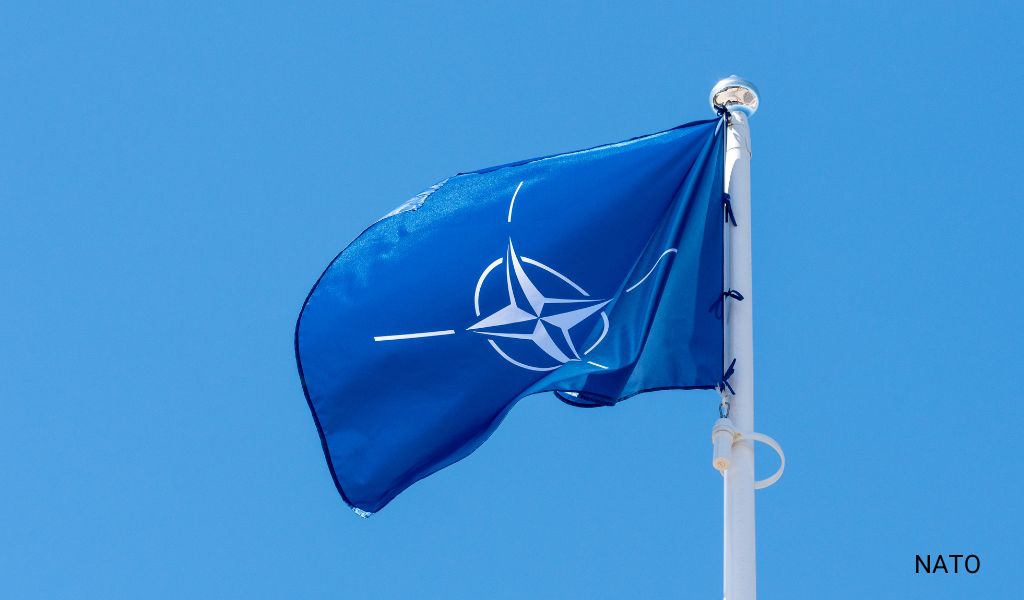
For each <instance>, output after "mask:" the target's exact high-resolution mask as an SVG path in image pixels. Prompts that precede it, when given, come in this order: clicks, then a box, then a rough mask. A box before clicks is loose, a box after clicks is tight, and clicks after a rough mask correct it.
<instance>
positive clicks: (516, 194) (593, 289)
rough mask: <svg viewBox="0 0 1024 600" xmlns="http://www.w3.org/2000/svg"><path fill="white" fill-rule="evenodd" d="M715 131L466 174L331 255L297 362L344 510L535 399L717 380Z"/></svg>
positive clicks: (705, 124) (718, 172) (456, 451)
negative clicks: (547, 394) (531, 397)
mask: <svg viewBox="0 0 1024 600" xmlns="http://www.w3.org/2000/svg"><path fill="white" fill-rule="evenodd" d="M722 129H723V127H721V121H720V120H718V119H715V120H709V121H700V122H695V123H690V124H688V125H683V126H680V127H677V128H674V129H670V130H668V131H663V132H661V133H656V134H652V135H647V136H642V137H638V138H634V139H632V140H628V141H625V142H620V143H617V144H609V145H606V146H599V147H596V148H591V149H589V150H582V151H578V152H569V153H566V154H558V155H554V156H548V157H544V158H537V159H532V160H525V161H522V162H517V163H512V164H507V165H502V166H499V167H492V168H489V169H482V170H479V171H473V172H470V173H462V174H460V175H457V176H455V177H451V178H449V179H446V180H445V181H442V182H441V183H438V184H437V185H434V186H433V187H431V188H430V189H428V190H426V191H425V192H423V193H422V194H420V195H418V196H416V197H415V198H413V199H412V200H410V201H408V202H406V203H405V204H403V205H402V206H400V207H399V208H397V209H396V210H394V211H393V212H391V213H390V214H388V215H386V216H385V217H383V218H382V219H380V220H379V221H377V222H376V223H374V224H373V225H371V226H370V227H369V228H368V229H367V230H366V231H364V232H363V233H362V234H361V235H360V236H359V237H358V238H356V239H355V241H353V242H352V243H351V244H349V246H348V247H347V248H345V249H344V250H343V251H342V252H341V254H339V255H338V256H337V257H336V258H335V259H334V261H333V262H332V263H331V264H330V265H329V266H328V267H327V270H326V271H324V273H323V275H321V276H320V280H319V281H317V283H316V285H315V286H314V287H313V289H312V291H310V293H309V296H308V297H307V298H306V302H305V304H304V305H303V307H302V312H301V313H300V315H299V319H298V323H297V325H296V329H295V353H296V358H297V361H298V366H299V376H300V378H301V380H302V385H303V389H304V391H305V394H306V399H307V401H308V402H309V407H310V410H311V411H312V413H313V419H314V421H315V422H316V426H317V429H318V431H319V433H320V439H321V442H322V443H323V448H324V454H325V455H326V457H327V464H328V466H329V468H330V470H331V475H332V476H333V477H334V483H335V485H336V486H337V487H338V491H339V492H340V493H341V495H342V497H343V498H344V499H345V501H346V502H347V503H348V504H349V505H351V506H352V507H353V508H354V509H356V512H357V513H359V514H360V515H363V516H366V515H368V514H370V513H373V512H376V511H377V510H379V509H380V508H382V507H383V506H384V505H386V504H387V503H388V502H389V501H391V499H393V498H394V497H395V496H396V495H397V494H399V493H400V492H401V491H402V490H404V489H406V488H407V487H409V486H410V485H412V484H413V483H415V482H416V481H418V480H420V479H422V478H423V477H426V476H427V475H430V474H431V473H433V472H435V471H437V470H439V469H442V468H444V467H446V466H448V465H450V464H452V463H454V462H456V461H458V460H460V459H462V458H464V457H465V456H467V455H468V454H470V453H471V452H472V451H473V450H475V449H476V448H477V447H478V446H479V445H480V444H481V443H483V441H484V440H486V439H487V437H488V436H490V435H491V433H492V432H493V431H494V429H495V428H496V427H497V426H498V424H499V423H500V422H501V421H502V419H503V418H504V417H505V414H506V413H508V411H509V409H511V408H512V406H513V405H514V404H515V403H516V401H517V400H519V399H520V398H522V397H524V396H527V395H529V394H535V393H538V392H545V391H547V392H555V395H557V396H558V397H559V398H560V399H562V400H564V401H566V402H568V403H570V404H574V405H577V406H586V407H592V406H608V405H613V404H615V403H616V402H619V401H621V400H623V399H626V398H628V397H630V396H633V395H635V394H638V393H640V392H645V391H652V390H661V389H695V388H701V389H708V388H713V387H716V385H718V384H719V382H720V381H721V379H722V351H723V339H722V335H723V329H722V319H721V312H720V310H718V309H717V307H716V305H718V304H719V303H720V302H721V299H722V267H723V250H722V246H723V219H724V215H723V212H724V209H723V195H722V170H723V169H722V154H723V152H722V143H723V142H722V137H723V135H722V131H721V130H722Z"/></svg>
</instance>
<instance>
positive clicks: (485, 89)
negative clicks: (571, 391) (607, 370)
mask: <svg viewBox="0 0 1024 600" xmlns="http://www.w3.org/2000/svg"><path fill="white" fill-rule="evenodd" d="M19 4H21V6H16V5H14V3H5V4H3V6H2V7H0V311H2V315H3V316H2V317H0V408H2V411H0V478H2V480H0V481H2V482H0V595H2V596H4V597H10V598H34V597H77V598H91V597H95V598H112V597H134V598H138V597H151V598H184V597H223V598H227V597H238V598H243V597H244V598H262V597H267V598H274V597H278V598H283V597H293V598H386V599H387V598H428V597H438V598H571V597H578V598H602V599H603V598H612V599H617V598H717V597H720V593H721V504H722V501H721V493H722V490H721V485H722V484H721V478H720V477H719V475H718V474H717V473H716V472H715V471H713V470H712V468H711V466H710V458H711V456H710V455H711V444H710V428H711V425H712V423H713V422H714V419H715V418H716V417H717V411H716V406H717V399H716V396H715V394H713V393H707V392H687V393H682V392H671V393H658V394H651V395H647V396H641V397H636V398H633V399H631V400H628V401H626V402H624V403H622V404H621V405H619V406H617V407H615V408H613V409H602V410H579V409H573V408H571V407H569V406H566V405H564V404H562V403H561V402H557V401H555V400H554V399H553V398H552V397H550V396H548V395H545V396H537V397H531V398H528V399H526V400H524V401H523V402H521V403H520V404H519V405H518V406H517V407H516V408H515V409H514V410H513V411H512V412H511V414H510V415H509V418H508V419H507V420H506V421H505V423H504V424H503V425H502V426H501V427H500V428H499V430H498V431H497V433H496V434H495V435H494V437H493V438H491V439H490V440H489V441H488V442H487V443H486V444H484V446H483V447H482V448H480V450H479V451H477V452H476V453H475V454H474V455H472V456H471V457H470V458H468V459H466V460H464V461H462V462H460V463H459V464H457V465H455V466H453V467H451V468H448V469H446V470H444V471H442V472H440V473H438V474H436V475H434V476H432V477H430V478H428V479H427V480H424V481H422V482H420V483H418V484H416V485H415V486H413V487H412V488H411V489H410V490H408V491H407V492H406V493H404V494H402V495H401V496H400V497H399V498H398V499H397V500H395V501H394V502H393V503H392V504H391V505H390V506H388V507H387V508H386V509H384V510H383V511H382V512H381V513H379V514H377V515H375V516H373V517H372V518H370V519H368V520H362V519H359V518H357V517H356V516H354V515H353V514H352V513H351V512H350V511H349V510H348V508H347V507H346V506H345V505H344V504H343V503H342V501H341V499H340V498H339V497H338V495H337V493H336V491H335V489H334V485H333V484H332V482H331V478H330V475H329V473H328V471H327V468H326V466H325V464H324V460H323V455H322V453H321V449H320V442H319V439H318V438H317V434H316V430H315V428H314V426H313V422H312V419H311V417H310V415H309V411H308V409H307V407H306V402H305V400H304V399H303V395H302V390H301V388H300V385H299V380H298V377H297V375H296V370H295V361H294V357H293V350H292V334H293V327H294V322H295V318H296V316H297V314H298V311H299V308H300V305H301V303H302V301H303V299H304V297H305V295H306V293H307V291H308V290H309V288H310V287H311V286H312V284H313V283H314V281H315V280H316V278H317V276H319V274H320V272H321V271H322V269H323V268H324V267H325V266H326V264H327V263H328V261H329V260H330V259H331V258H332V257H333V256H334V255H335V254H336V253H337V252H338V251H339V250H340V249H341V248H342V247H343V246H344V245H346V244H347V243H348V242H349V241H351V239H352V238H353V237H354V236H355V235H357V234H358V233H359V232H360V231H361V230H362V229H363V228H364V227H365V226H366V225H367V224H369V223H371V222H372V221H373V220H375V219H376V218H378V217H380V216H381V215H383V214H384V213H386V212H388V211H390V210H391V209H392V208H394V207H395V206H397V205H398V204H400V203H401V202H403V201H404V200H405V199H407V198H408V197H410V196H412V195H414V194H416V193H418V192H419V191H421V190H422V189H423V188H425V187H426V186H428V185H430V184H431V183H433V182H435V181H437V180H440V179H442V178H444V177H446V176H448V175H451V174H453V173H456V172H459V171H464V170H468V169H472V168H479V167H483V166H487V165H492V164H500V163H503V162H508V161H512V160H516V159H520V158H526V157H531V156H537V155H543V154H549V153H553V152H559V151H563V150H571V149H577V148H582V147H588V146H592V145H595V144H599V143H602V142H611V141H617V140H620V139H624V138H628V137H631V136H633V135H637V134H642V133H647V132H652V131H657V130H661V129H665V128H668V127H671V126H673V125H677V124H679V123H683V122H687V121H692V120H696V119H703V118H707V117H709V116H710V115H711V113H710V109H709V108H708V105H707V95H708V92H709V90H710V88H711V86H712V85H713V84H714V83H715V81H716V80H718V79H719V78H720V77H723V76H726V75H729V74H731V73H733V72H735V73H738V74H740V75H743V76H745V77H747V78H749V79H751V80H752V81H754V82H755V83H756V84H757V85H758V86H759V87H760V90H761V97H762V107H761V110H760V112H759V113H758V114H757V115H756V116H755V117H754V118H753V120H752V133H753V148H754V162H753V190H754V262H755V272H754V273H755V286H756V292H755V295H756V304H755V306H756V308H755V313H756V326H755V341H756V355H757V361H758V362H757V371H756V372H757V426H758V429H759V430H761V431H763V432H765V433H767V434H769V435H772V436H774V437H775V438H776V439H778V440H779V441H780V442H781V443H782V445H783V447H784V449H785V450H786V453H787V456H788V459H789V463H788V468H787V470H786V474H785V476H784V477H783V479H782V480H781V482H780V483H779V484H777V485H776V486H775V487H772V488H770V489H767V490H764V491H761V492H759V493H758V551H759V572H758V577H759V583H760V592H761V595H762V597H764V598H812V597H813V598H858V599H859V598H864V597H871V598H982V597H989V598H991V597H1011V596H1013V595H1014V594H1020V593H1021V592H1020V591H1019V581H1020V577H1019V573H1020V570H1021V564H1020V562H1021V560H1022V558H1024V553H1022V552H1021V550H1020V547H1021V546H1020V543H1021V542H1020V540H1021V535H1022V534H1024V517H1022V516H1021V492H1022V488H1024V485H1022V483H1024V481H1022V479H1024V477H1022V466H1021V464H1022V463H1021V456H1022V453H1021V450H1020V448H1021V440H1020V435H1021V433H1020V432H1021V426H1020V422H1021V419H1022V417H1024V414H1022V410H1021V397H1020V392H1019V387H1020V386H1019V380H1020V377H1021V374H1022V372H1024V361H1022V357H1021V341H1020V340H1021V334H1022V330H1024V327H1022V326H1024V322H1022V318H1021V312H1020V310H1019V309H1018V306H1019V304H1020V302H1021V300H1020V296H1021V293H1022V291H1024V285H1022V282H1021V277H1022V267H1021V264H1022V259H1024V235H1022V234H1021V231H1022V228H1021V221H1022V217H1024V209H1022V203H1024V197H1022V193H1021V191H1020V188H1021V171H1022V169H1021V157H1022V151H1024V147H1022V141H1021V140H1022V134H1024V131H1022V127H1021V123H1020V116H1019V114H1018V112H1019V106H1020V101H1021V98H1022V97H1024V80H1022V78H1021V76H1020V59H1021V57H1022V56H1024V48H1022V43H1021V41H1020V39H1021V37H1020V31H1021V29H1022V25H1024V19H1022V16H1024V12H1022V9H1021V8H1019V6H1018V5H1015V4H1014V3H1010V2H1006V3H983V4H985V6H977V5H976V4H982V3H967V2H957V3H948V4H946V5H939V4H938V3H922V4H918V5H913V4H909V3H900V5H899V6H894V5H892V3H871V4H869V3H832V5H830V6H828V7H825V8H822V7H819V6H815V5H798V4H785V5H780V4H776V3H762V2H746V3H743V2H727V3H712V2H699V3H674V4H671V3H637V2H630V3H622V4H620V5H619V6H618V7H614V8H613V7H611V6H610V5H602V6H595V5H593V3H583V2H579V3H551V2H516V3H508V2H501V3H479V2H476V3H465V4H444V3H430V4H427V3H424V4H422V5H419V6H414V5H408V6H405V7H399V6H387V7H382V6H375V7H373V8H367V7H360V6H356V5H355V4H351V5H347V4H344V3H317V4H308V3H307V4H306V5H305V6H304V7H301V8H299V7H286V6H283V5H282V6H278V7H271V6H265V5H261V6H258V7H257V6H254V5H253V3H244V2H238V3H225V4H218V5H216V6H214V5H213V3H207V2H188V3H180V2H179V3H168V4H167V5H166V6H163V7H157V6H155V5H151V6H147V7H138V6H136V7H132V6H126V5H123V4H122V3H117V4H109V5H104V4H101V3H66V4H52V3H42V2H22V3H19ZM822 4H824V3H822ZM86 5H88V6H86ZM969 5H971V6H969ZM396 301H401V299H396ZM774 466H775V463H774V458H773V456H772V455H771V452H770V451H763V452H759V465H758V470H759V473H760V474H761V475H762V476H764V475H767V474H768V473H770V472H771V471H772V470H773V469H774ZM940 552H941V553H963V554H967V553H974V554H977V555H978V556H980V557H981V561H982V568H981V572H980V573H978V574H976V575H952V574H950V575H941V574H940V575H930V576H929V575H915V574H914V556H915V554H927V553H933V554H934V553H940Z"/></svg>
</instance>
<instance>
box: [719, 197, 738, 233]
mask: <svg viewBox="0 0 1024 600" xmlns="http://www.w3.org/2000/svg"><path fill="white" fill-rule="evenodd" d="M722 203H723V204H725V222H726V223H732V226H733V227H736V214H735V213H733V212H732V196H731V195H730V194H729V193H728V192H726V193H724V194H722Z"/></svg>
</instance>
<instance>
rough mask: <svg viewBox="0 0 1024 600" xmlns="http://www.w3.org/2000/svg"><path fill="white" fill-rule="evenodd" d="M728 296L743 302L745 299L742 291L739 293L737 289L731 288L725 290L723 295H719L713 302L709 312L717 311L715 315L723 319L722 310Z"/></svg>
mask: <svg viewBox="0 0 1024 600" xmlns="http://www.w3.org/2000/svg"><path fill="white" fill-rule="evenodd" d="M726 298H732V299H733V300H739V301H741V302H742V301H743V294H741V293H739V292H737V291H736V290H733V289H730V290H727V291H725V292H722V295H721V296H719V297H718V298H716V299H715V301H714V303H712V304H711V307H710V308H708V312H714V313H715V317H716V318H719V319H721V318H722V310H723V309H724V308H725V299H726Z"/></svg>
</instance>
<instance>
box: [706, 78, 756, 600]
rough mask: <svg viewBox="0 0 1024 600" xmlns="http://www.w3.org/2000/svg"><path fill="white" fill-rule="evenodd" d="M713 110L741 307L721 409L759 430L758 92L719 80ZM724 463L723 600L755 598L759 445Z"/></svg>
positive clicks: (729, 319) (742, 447) (730, 270)
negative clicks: (753, 137) (753, 214)
mask: <svg viewBox="0 0 1024 600" xmlns="http://www.w3.org/2000/svg"><path fill="white" fill-rule="evenodd" d="M711 104H712V107H714V108H715V109H716V110H719V111H720V110H722V109H724V110H727V111H728V113H729V114H728V116H729V119H728V120H729V125H728V129H727V131H726V145H725V190H726V192H727V193H728V194H729V202H730V205H731V208H732V213H733V215H734V217H735V223H736V224H735V225H733V224H732V222H731V221H730V222H729V223H726V225H725V285H726V289H727V290H735V291H737V292H739V293H740V294H742V295H743V300H742V301H738V300H736V299H729V298H723V299H722V301H723V304H724V309H725V310H724V314H725V356H724V362H725V364H724V370H727V369H728V368H729V366H730V365H732V364H733V361H734V360H735V366H734V367H733V368H734V370H733V373H732V375H731V376H730V377H729V379H728V384H729V386H730V387H731V390H729V389H728V388H727V389H725V390H723V402H728V405H724V406H723V408H726V409H727V410H728V418H729V419H730V420H731V421H732V424H733V425H734V427H735V429H736V431H739V432H753V431H754V329H753V321H754V320H753V312H754V311H753V308H754V304H753V287H752V285H751V284H752V278H751V253H750V130H749V128H748V127H747V122H748V119H749V118H750V116H751V115H753V114H754V111H756V110H757V105H758V97H757V89H756V88H755V87H754V86H753V85H752V84H751V83H750V82H748V81H746V80H744V79H740V78H739V77H736V76H731V77H727V78H726V79H723V80H722V81H719V82H718V83H717V84H716V85H715V87H714V88H713V89H712V91H711ZM731 451H732V456H731V460H728V461H727V462H726V463H725V464H727V465H728V468H727V469H725V470H724V471H723V475H724V479H725V493H724V499H725V506H724V528H723V542H724V556H723V588H724V598H725V600H754V599H755V598H756V597H757V558H756V544H755V527H754V525H755V523H754V443H753V440H750V439H737V440H736V441H735V443H734V444H733V445H732V448H731Z"/></svg>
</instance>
